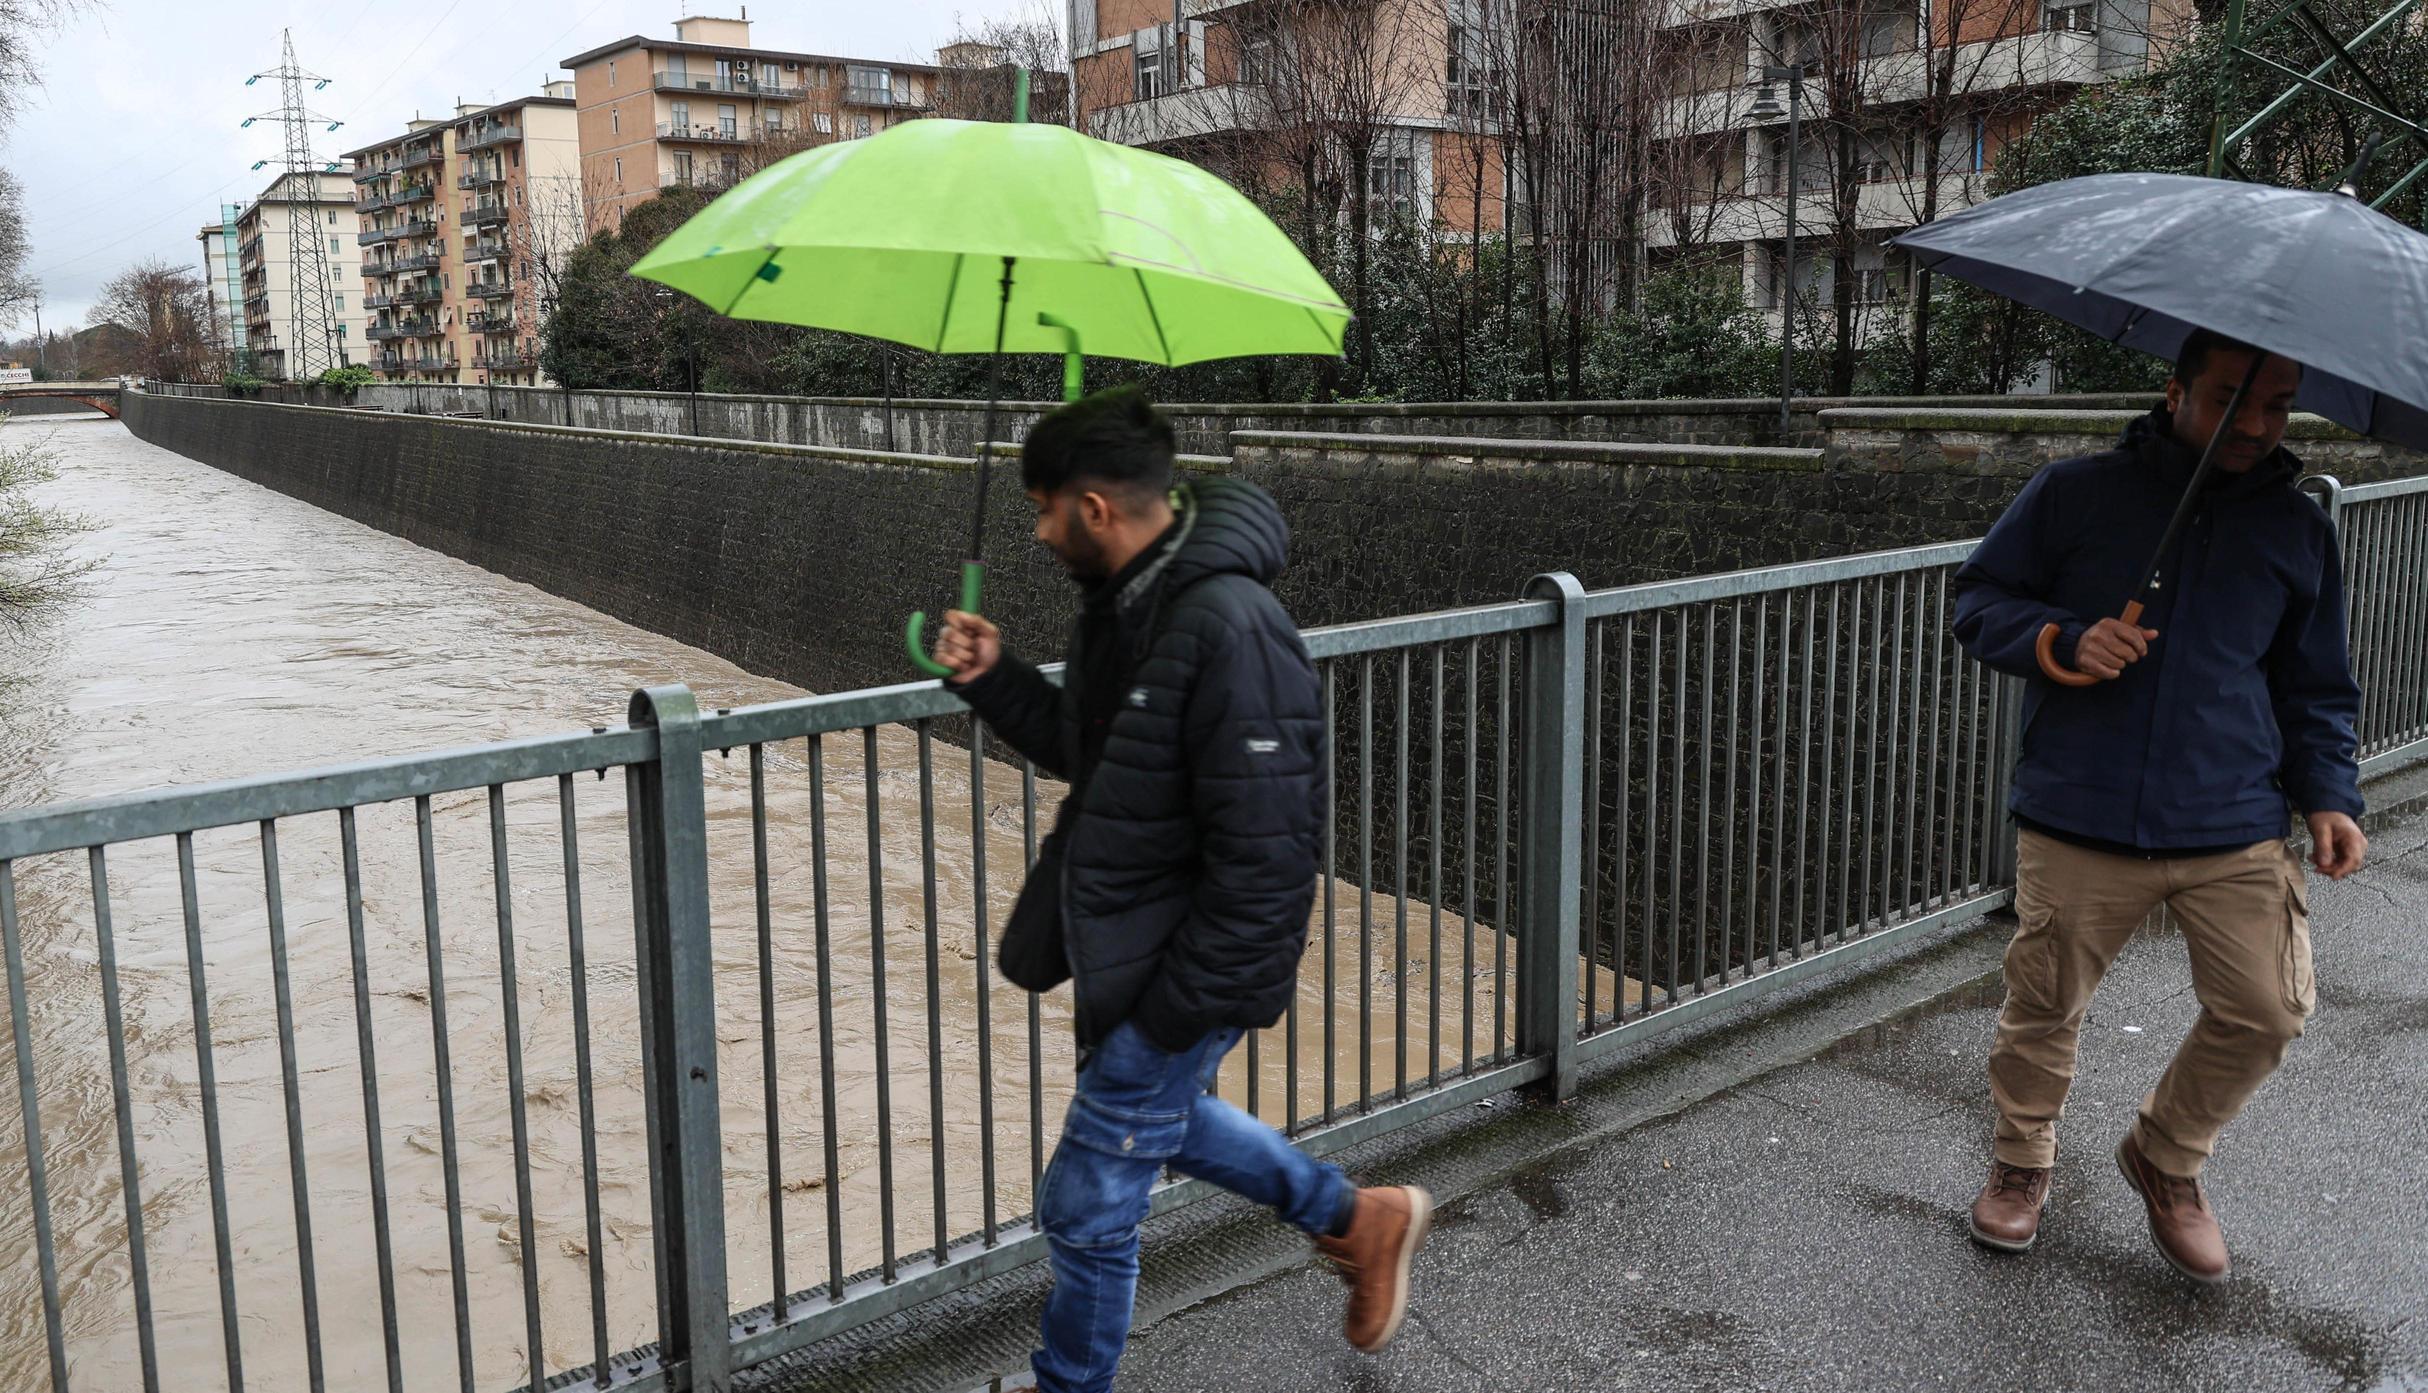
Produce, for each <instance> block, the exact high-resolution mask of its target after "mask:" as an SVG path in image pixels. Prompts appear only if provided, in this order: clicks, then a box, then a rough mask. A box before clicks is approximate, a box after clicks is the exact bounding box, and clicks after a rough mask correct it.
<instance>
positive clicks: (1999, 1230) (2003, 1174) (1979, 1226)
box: [1973, 1160, 2049, 1253]
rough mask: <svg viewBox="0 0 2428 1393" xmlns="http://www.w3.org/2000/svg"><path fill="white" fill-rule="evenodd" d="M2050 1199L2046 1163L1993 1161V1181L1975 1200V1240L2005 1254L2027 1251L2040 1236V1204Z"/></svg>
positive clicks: (1983, 1245) (1991, 1170) (1991, 1175)
mask: <svg viewBox="0 0 2428 1393" xmlns="http://www.w3.org/2000/svg"><path fill="white" fill-rule="evenodd" d="M2048 1200H2049V1168H2048V1167H2047V1166H2010V1165H2008V1164H2006V1163H2005V1162H2004V1161H1996V1160H1993V1161H1991V1162H1990V1181H1989V1183H1988V1184H1987V1185H1984V1186H1982V1187H1981V1194H1980V1195H1979V1196H1977V1197H1976V1198H1975V1199H1974V1200H1973V1241H1974V1242H1975V1243H1978V1244H1980V1245H1981V1246H1982V1247H1984V1248H1996V1249H1997V1250H1998V1251H2000V1252H2002V1253H2021V1252H2025V1251H2028V1250H2029V1249H2030V1248H2031V1246H2032V1240H2033V1239H2036V1238H2038V1237H2039V1236H2040V1207H2041V1206H2042V1205H2044V1204H2047V1203H2048Z"/></svg>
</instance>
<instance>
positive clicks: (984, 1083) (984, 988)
mask: <svg viewBox="0 0 2428 1393" xmlns="http://www.w3.org/2000/svg"><path fill="white" fill-rule="evenodd" d="M970 876H971V881H972V886H973V889H974V891H975V902H976V907H975V908H973V909H972V910H971V911H970V942H971V946H972V947H973V948H974V949H975V950H976V952H975V953H974V955H973V957H974V960H975V964H976V966H975V971H976V973H977V983H976V986H977V990H978V1193H979V1195H980V1196H981V1198H980V1200H979V1206H980V1220H979V1222H980V1227H981V1231H982V1233H983V1236H984V1241H985V1243H986V1246H987V1247H989V1248H992V1247H994V1246H995V1230H996V1226H997V1223H996V1216H995V1012H994V1002H993V1000H992V998H993V993H992V992H991V991H989V990H988V988H989V985H990V983H989V979H988V971H987V970H988V966H989V964H988V962H987V959H988V957H989V954H988V952H987V944H986V929H987V918H988V909H987V897H986V726H985V725H984V724H983V723H980V722H977V721H972V722H971V723H970Z"/></svg>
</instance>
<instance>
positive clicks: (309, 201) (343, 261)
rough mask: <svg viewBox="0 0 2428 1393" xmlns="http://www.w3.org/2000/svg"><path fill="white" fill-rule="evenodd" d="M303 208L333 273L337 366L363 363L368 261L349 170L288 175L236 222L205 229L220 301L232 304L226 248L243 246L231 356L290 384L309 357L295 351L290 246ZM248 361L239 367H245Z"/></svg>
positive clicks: (211, 273)
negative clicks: (362, 286)
mask: <svg viewBox="0 0 2428 1393" xmlns="http://www.w3.org/2000/svg"><path fill="white" fill-rule="evenodd" d="M298 208H300V209H301V211H302V212H303V213H304V222H303V226H304V227H306V228H308V229H309V231H307V232H305V233H303V234H302V235H304V236H308V237H311V238H313V239H315V240H316V241H317V242H318V243H319V244H320V250H321V251H323V252H325V253H326V255H327V258H328V263H329V273H330V281H329V284H330V290H331V297H330V310H331V313H332V315H333V317H334V319H335V325H334V327H335V331H336V345H335V346H336V350H337V359H336V361H338V362H340V363H359V362H361V361H363V358H364V356H365V352H366V343H365V340H364V328H365V323H366V321H365V318H364V314H363V306H362V297H361V295H360V293H359V291H358V289H357V285H356V282H357V281H358V280H359V279H360V273H359V271H358V270H357V267H358V266H359V265H360V262H361V254H360V251H359V249H358V248H357V245H356V234H355V211H354V193H353V185H352V183H351V181H350V179H349V176H348V172H347V171H346V170H344V169H343V168H340V169H335V170H317V171H314V172H313V173H311V174H293V175H290V174H281V175H279V176H278V177H277V178H275V179H273V180H271V181H270V185H269V187H268V188H265V189H263V190H262V191H261V194H260V196H259V197H257V198H255V199H253V200H252V201H251V202H249V203H246V204H245V205H243V206H242V207H241V208H239V209H237V210H236V211H235V214H234V216H233V218H232V219H228V220H223V221H222V222H221V223H219V224H216V225H209V226H205V227H204V228H203V229H202V232H201V234H200V236H201V240H202V244H203V251H204V261H205V264H206V270H207V271H208V272H209V277H208V280H207V281H206V283H207V284H210V285H211V286H212V287H213V295H212V299H213V300H214V301H215V302H216V303H218V304H220V305H226V304H227V303H228V297H227V295H226V293H225V281H226V277H227V275H228V269H227V258H226V252H227V247H226V246H225V241H226V239H227V238H229V237H230V236H233V238H234V244H235V278H236V279H235V284H236V290H237V294H236V296H235V297H234V299H235V306H236V311H235V315H234V316H233V317H232V318H231V321H230V323H229V325H228V329H227V334H228V339H229V345H228V346H229V347H230V348H231V349H242V350H243V351H244V353H245V354H246V355H248V356H249V358H250V361H251V364H252V370H253V372H254V373H255V374H256V375H257V376H261V377H272V378H276V377H286V376H288V375H290V374H291V373H293V372H300V371H301V370H302V368H303V365H304V361H303V355H301V354H300V353H295V352H292V351H291V350H292V349H293V348H294V346H295V342H296V337H295V336H296V334H297V332H298V326H297V324H296V318H295V316H296V311H297V308H298V307H297V304H296V295H295V284H296V274H295V262H296V256H295V247H294V246H293V244H292V243H291V242H290V236H291V234H292V230H293V227H294V223H293V214H294V212H295V211H297V209H298ZM244 361H245V358H242V357H240V358H239V359H238V360H237V362H238V364H239V365H240V366H241V365H242V364H243V363H244Z"/></svg>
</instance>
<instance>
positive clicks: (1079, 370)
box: [1037, 311, 1087, 401]
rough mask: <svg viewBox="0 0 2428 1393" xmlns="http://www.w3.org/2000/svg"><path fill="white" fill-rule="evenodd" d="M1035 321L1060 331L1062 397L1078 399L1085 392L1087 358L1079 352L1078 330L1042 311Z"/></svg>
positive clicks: (1072, 399) (1064, 398)
mask: <svg viewBox="0 0 2428 1393" xmlns="http://www.w3.org/2000/svg"><path fill="white" fill-rule="evenodd" d="M1037 322H1038V323H1040V324H1042V325H1044V326H1045V327H1046V328H1048V329H1060V330H1061V331H1062V399H1063V400H1064V401H1077V400H1079V399H1080V398H1081V397H1082V396H1084V395H1086V394H1087V386H1086V382H1087V359H1085V358H1083V357H1081V356H1080V353H1079V331H1078V330H1077V329H1074V328H1072V327H1071V326H1070V325H1068V324H1066V323H1064V322H1063V321H1061V320H1059V319H1056V318H1055V317H1054V316H1052V315H1050V314H1046V313H1044V312H1042V311H1040V312H1039V313H1038V315H1037Z"/></svg>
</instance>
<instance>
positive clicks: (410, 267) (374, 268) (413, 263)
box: [363, 252, 446, 276]
mask: <svg viewBox="0 0 2428 1393" xmlns="http://www.w3.org/2000/svg"><path fill="white" fill-rule="evenodd" d="M445 260H446V258H445V257H443V256H440V255H439V254H438V253H436V252H424V253H423V254H422V255H420V256H400V257H396V258H394V259H393V260H389V261H366V262H364V263H363V275H365V276H401V275H404V274H406V273H407V272H411V271H435V270H437V269H438V267H439V263H441V262H443V261H445Z"/></svg>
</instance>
